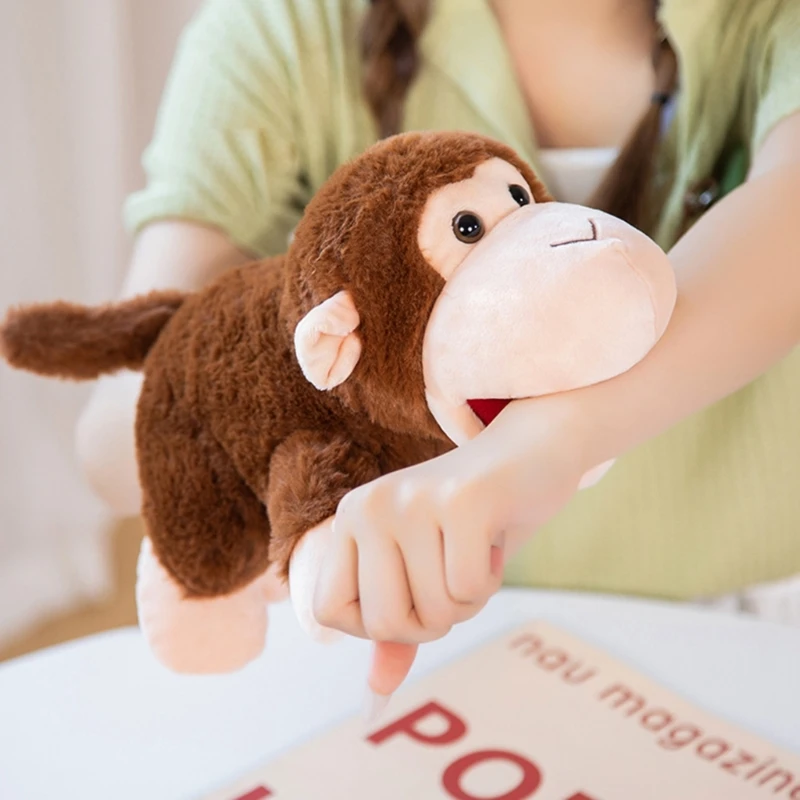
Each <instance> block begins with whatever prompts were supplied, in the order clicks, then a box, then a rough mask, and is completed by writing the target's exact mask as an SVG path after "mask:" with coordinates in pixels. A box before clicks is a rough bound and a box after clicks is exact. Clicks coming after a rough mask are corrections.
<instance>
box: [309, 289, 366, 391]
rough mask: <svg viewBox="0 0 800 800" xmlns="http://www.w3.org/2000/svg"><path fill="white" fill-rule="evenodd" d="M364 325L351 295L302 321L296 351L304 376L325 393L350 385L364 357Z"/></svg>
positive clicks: (345, 294)
mask: <svg viewBox="0 0 800 800" xmlns="http://www.w3.org/2000/svg"><path fill="white" fill-rule="evenodd" d="M359 322H360V318H359V316H358V311H357V310H356V305H355V303H354V302H353V298H352V297H351V296H350V293H349V292H346V291H341V292H339V293H338V294H335V295H334V296H333V297H329V298H328V299H327V300H326V301H325V302H324V303H320V304H319V305H318V306H315V307H314V308H312V309H311V311H309V312H308V314H306V315H305V317H303V319H301V320H300V322H299V323H298V325H297V328H296V329H295V332H294V349H295V352H296V354H297V360H298V362H299V363H300V368H301V369H302V370H303V375H305V376H306V379H307V380H308V381H309V383H312V384H313V385H314V386H316V387H317V389H320V390H322V391H324V390H326V389H333V388H334V386H338V385H339V384H340V383H344V381H346V380H347V379H348V378H349V377H350V375H351V373H352V372H353V370H354V369H355V366H356V364H357V363H358V359H359V357H360V355H361V339H359V337H358V334H357V333H355V330H356V328H357V327H358V324H359Z"/></svg>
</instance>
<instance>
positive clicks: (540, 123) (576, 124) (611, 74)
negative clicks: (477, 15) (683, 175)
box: [489, 0, 657, 147]
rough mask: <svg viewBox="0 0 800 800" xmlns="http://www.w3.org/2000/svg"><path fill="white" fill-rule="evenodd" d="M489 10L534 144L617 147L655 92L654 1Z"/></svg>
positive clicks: (510, 3)
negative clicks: (512, 71)
mask: <svg viewBox="0 0 800 800" xmlns="http://www.w3.org/2000/svg"><path fill="white" fill-rule="evenodd" d="M489 2H490V5H491V7H492V9H493V11H494V13H495V16H496V18H497V20H498V23H499V26H500V29H501V31H502V34H503V36H504V38H505V40H506V44H507V47H508V50H509V54H510V56H511V60H512V63H513V65H514V68H515V71H516V74H517V79H518V82H519V84H520V88H521V89H522V92H523V94H524V96H525V99H526V101H527V104H528V110H529V112H530V116H531V121H532V124H533V127H534V129H535V131H536V136H537V139H538V142H539V144H540V145H541V146H542V147H612V146H613V147H616V146H620V145H621V144H622V143H623V142H624V141H625V140H626V139H627V138H628V136H629V134H630V132H631V131H632V130H633V128H634V127H635V125H636V123H637V121H638V120H639V119H640V117H641V116H642V114H643V113H644V111H645V110H646V108H647V104H648V103H649V99H650V95H651V94H652V91H653V88H654V72H653V66H652V53H653V47H654V44H655V40H656V35H657V25H656V21H655V19H654V13H653V8H654V7H653V2H652V0H531V1H530V2H520V0H489ZM543 77H544V79H543Z"/></svg>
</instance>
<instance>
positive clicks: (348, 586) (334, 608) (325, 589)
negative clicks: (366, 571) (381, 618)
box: [313, 532, 369, 639]
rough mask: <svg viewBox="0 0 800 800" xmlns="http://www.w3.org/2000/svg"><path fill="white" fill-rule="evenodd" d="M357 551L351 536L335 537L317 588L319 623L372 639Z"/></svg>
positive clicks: (316, 603) (315, 603)
mask: <svg viewBox="0 0 800 800" xmlns="http://www.w3.org/2000/svg"><path fill="white" fill-rule="evenodd" d="M358 592H359V588H358V550H357V548H356V543H355V542H354V541H353V539H352V538H351V537H350V536H337V535H336V533H335V532H334V535H333V537H332V540H331V547H330V549H329V550H328V553H327V555H326V557H325V560H324V563H323V564H322V569H321V570H320V573H319V576H318V578H317V584H316V587H315V589H314V601H313V610H314V618H315V619H316V621H317V622H318V623H319V624H320V625H322V626H323V627H325V628H334V629H336V630H338V631H342V632H343V633H349V634H350V635H351V636H358V637H360V638H362V639H367V638H369V637H368V636H367V633H366V631H365V630H364V623H363V621H362V619H361V608H360V606H359V594H358Z"/></svg>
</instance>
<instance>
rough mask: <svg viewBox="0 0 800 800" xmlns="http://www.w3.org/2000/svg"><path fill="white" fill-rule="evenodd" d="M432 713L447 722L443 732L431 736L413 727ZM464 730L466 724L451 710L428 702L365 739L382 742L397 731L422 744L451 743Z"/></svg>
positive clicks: (373, 742)
mask: <svg viewBox="0 0 800 800" xmlns="http://www.w3.org/2000/svg"><path fill="white" fill-rule="evenodd" d="M434 715H436V716H439V717H441V718H442V719H444V720H445V721H446V722H447V724H448V728H447V730H446V731H444V733H439V734H435V735H433V736H432V735H430V734H427V733H422V732H421V731H418V730H417V729H416V728H415V727H414V726H415V725H416V724H417V723H418V722H419V721H420V720H423V719H426V718H427V717H430V716H434ZM466 732H467V726H466V724H465V723H464V721H463V720H461V719H459V717H457V716H456V715H455V714H453V712H452V711H448V710H447V709H446V708H443V707H442V706H440V705H439V704H438V703H428V704H427V705H424V706H422V708H418V709H417V710H416V711H412V712H411V713H410V714H407V715H406V716H405V717H401V718H400V719H398V720H397V721H396V722H393V723H392V724H391V725H387V727H385V728H383V729H381V730H379V731H377V732H376V733H373V734H372V736H369V737H368V738H367V741H369V742H372V744H382V743H383V742H385V741H386V740H387V739H388V738H389V737H391V736H394V735H395V734H397V733H404V734H406V735H407V736H410V737H411V738H412V739H416V741H418V742H422V743H423V744H452V743H453V742H456V741H458V740H459V739H460V738H461V737H462V736H463V735H464V734H465V733H466Z"/></svg>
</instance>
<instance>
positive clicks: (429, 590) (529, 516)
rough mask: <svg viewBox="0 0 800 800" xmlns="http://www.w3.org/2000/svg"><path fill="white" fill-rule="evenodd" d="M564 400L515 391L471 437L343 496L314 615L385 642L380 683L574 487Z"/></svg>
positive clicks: (464, 612)
mask: <svg viewBox="0 0 800 800" xmlns="http://www.w3.org/2000/svg"><path fill="white" fill-rule="evenodd" d="M565 407H566V406H564V405H563V404H558V403H554V402H553V401H552V400H536V401H519V402H516V403H512V404H511V405H510V406H508V407H507V408H506V409H505V411H504V412H503V413H502V414H501V415H500V416H498V418H497V419H496V420H495V421H494V422H493V423H492V425H491V426H490V427H489V428H487V429H486V430H485V431H484V432H483V433H482V434H481V435H480V436H478V437H477V438H476V439H474V440H473V441H471V442H469V443H468V444H467V445H464V446H463V447H461V448H459V449H457V450H454V451H452V452H450V453H448V454H446V455H444V456H441V457H439V458H437V459H434V460H432V461H428V462H426V463H424V464H420V465H418V466H415V467H412V468H409V469H405V470H402V471H399V472H395V473H391V474H389V475H386V476H384V477H382V478H380V479H378V480H376V481H374V482H372V483H370V484H367V485H365V486H362V487H360V488H359V489H356V490H355V491H353V492H351V493H350V494H348V495H347V496H346V497H345V498H344V499H343V500H342V502H341V504H340V506H339V509H338V511H337V514H336V517H335V519H334V525H333V533H332V536H331V538H330V540H329V544H328V547H327V548H326V554H325V558H324V559H323V560H322V564H321V566H320V567H319V572H318V574H317V578H316V581H315V582H314V587H313V592H314V597H313V610H314V616H315V618H316V620H317V622H319V624H321V625H323V626H325V627H328V628H334V629H337V630H340V631H344V632H346V633H349V634H351V635H354V636H358V637H363V638H368V639H371V640H373V641H375V642H377V643H378V645H377V649H376V655H375V662H374V664H373V670H372V674H371V678H370V684H371V687H372V689H373V690H374V691H376V692H378V693H379V694H384V695H385V694H390V693H391V692H392V691H394V690H395V689H396V688H397V686H398V685H399V684H400V683H401V682H402V680H403V679H404V678H405V675H406V674H407V672H408V669H409V668H410V666H411V663H412V661H413V658H414V654H415V650H416V647H415V646H416V645H417V644H418V643H420V642H427V641H431V640H434V639H438V638H440V637H442V636H444V635H445V634H446V633H447V632H448V631H449V630H450V628H451V627H452V626H453V625H454V624H456V623H457V622H462V621H464V620H467V619H469V618H471V617H473V616H475V614H477V612H478V611H479V610H480V609H481V608H482V607H483V606H484V605H485V603H486V602H487V600H488V599H489V598H490V597H491V595H492V594H494V593H495V592H496V591H497V590H498V589H499V588H500V585H501V583H502V575H503V565H504V562H505V560H506V558H507V557H508V556H509V555H511V554H513V552H514V551H515V550H516V549H517V548H518V547H519V546H520V544H522V542H523V541H524V539H525V538H527V537H528V536H529V535H530V534H531V533H533V531H534V530H535V529H536V528H538V527H539V526H540V525H541V524H542V523H544V522H545V521H546V520H548V519H549V518H550V517H551V516H552V515H554V514H555V513H556V512H557V511H558V510H559V509H560V508H561V507H562V506H563V505H564V504H565V503H566V502H567V500H568V499H569V498H570V497H571V496H572V494H573V493H574V492H575V491H576V489H577V487H578V483H579V481H580V479H581V477H582V475H583V473H584V472H585V471H586V469H585V467H584V465H582V464H581V462H580V458H579V453H578V448H577V447H576V446H575V443H576V442H577V441H579V438H578V437H577V436H576V433H575V428H574V426H573V425H572V424H571V420H570V421H569V423H570V424H567V423H568V419H567V415H566V414H565V413H563V409H564V408H565ZM388 643H391V644H388ZM403 645H405V647H403Z"/></svg>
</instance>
